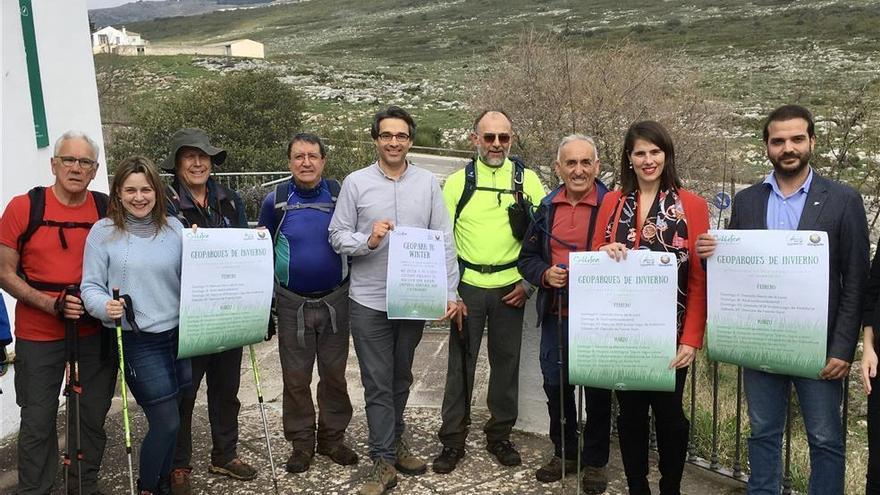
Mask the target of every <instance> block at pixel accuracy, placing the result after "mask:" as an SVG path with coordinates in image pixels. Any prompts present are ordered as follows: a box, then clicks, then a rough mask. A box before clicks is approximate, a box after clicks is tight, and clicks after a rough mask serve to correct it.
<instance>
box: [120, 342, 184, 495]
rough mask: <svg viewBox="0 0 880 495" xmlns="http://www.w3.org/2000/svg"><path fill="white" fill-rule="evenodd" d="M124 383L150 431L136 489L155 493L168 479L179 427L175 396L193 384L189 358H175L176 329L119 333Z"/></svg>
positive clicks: (142, 448) (141, 455)
mask: <svg viewBox="0 0 880 495" xmlns="http://www.w3.org/2000/svg"><path fill="white" fill-rule="evenodd" d="M122 349H123V353H124V356H123V357H124V361H125V382H126V383H127V384H128V386H129V388H130V389H131V394H132V395H133V396H134V398H135V399H136V400H137V402H138V404H139V405H140V406H141V407H143V409H144V414H145V415H146V417H147V422H148V423H149V428H148V430H147V434H146V435H145V436H144V440H143V442H142V443H141V449H140V456H139V461H140V465H139V471H138V472H139V474H140V479H139V480H138V487H139V489H145V490H150V491H155V490H156V487H157V486H158V485H159V478H162V477H167V476H168V473H169V472H170V471H171V463H172V460H173V459H174V447H175V444H176V443H177V431H178V429H179V428H180V415H179V413H178V402H177V400H176V399H177V397H178V396H179V394H180V391H181V389H183V388H185V387H189V386H190V385H191V382H192V369H191V367H190V360H189V359H177V328H173V329H171V330H168V331H165V332H160V333H148V332H140V333H139V334H135V333H134V332H130V331H126V332H122Z"/></svg>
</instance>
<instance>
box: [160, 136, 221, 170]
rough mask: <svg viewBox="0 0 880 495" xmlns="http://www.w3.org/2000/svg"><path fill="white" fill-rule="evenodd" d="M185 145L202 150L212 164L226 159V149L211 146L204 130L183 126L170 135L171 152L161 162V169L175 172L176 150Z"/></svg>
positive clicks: (217, 163) (218, 163)
mask: <svg viewBox="0 0 880 495" xmlns="http://www.w3.org/2000/svg"><path fill="white" fill-rule="evenodd" d="M187 146H188V147H190V148H198V149H200V150H202V151H204V152H205V153H206V154H207V155H208V156H210V157H211V163H212V164H214V165H220V164H221V163H223V162H224V161H226V150H224V149H221V148H216V147H214V146H211V139H210V138H209V137H208V135H207V134H206V133H205V131H203V130H201V129H196V128H193V127H185V128H183V129H180V130H178V131H177V132H175V133H174V135H173V136H171V153H169V154H168V156H166V157H165V160H164V161H163V162H162V170H164V171H165V172H168V173H171V174H173V173H175V170H176V168H177V164H176V159H177V152H178V151H180V148H183V147H187Z"/></svg>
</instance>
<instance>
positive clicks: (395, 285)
mask: <svg viewBox="0 0 880 495" xmlns="http://www.w3.org/2000/svg"><path fill="white" fill-rule="evenodd" d="M388 235H389V236H390V237H389V239H388V279H387V283H386V292H385V297H386V301H387V311H388V318H389V319H406V320H439V319H440V318H443V315H445V314H446V280H447V279H446V246H445V244H444V239H443V232H441V231H439V230H429V229H419V228H414V227H395V229H394V230H392V231H391V232H390V233H389V234H388Z"/></svg>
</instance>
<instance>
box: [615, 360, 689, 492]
mask: <svg viewBox="0 0 880 495" xmlns="http://www.w3.org/2000/svg"><path fill="white" fill-rule="evenodd" d="M686 378H687V368H682V369H679V370H677V371H676V373H675V391H674V392H646V391H638V392H635V391H633V392H626V391H617V403H618V405H619V406H620V414H619V416H618V417H617V429H618V432H617V433H618V437H619V439H620V456H621V458H622V459H623V469H624V471H625V472H626V483H627V485H628V486H629V493H630V495H643V494H644V495H649V494H650V493H651V490H650V488H649V487H648V436H649V432H650V418H651V416H650V415H649V414H648V409H649V408H650V409H651V410H652V411H653V412H654V418H655V420H656V421H655V423H654V424H655V427H656V429H657V450H658V452H659V454H660V460H659V466H658V467H659V469H660V476H661V477H660V493H661V495H678V494H680V493H681V476H682V474H683V473H684V462H685V457H686V456H687V443H688V430H689V428H690V423H689V422H688V420H687V418H686V417H685V415H684V411H683V410H682V405H681V398H682V394H683V393H684V382H685V379H686Z"/></svg>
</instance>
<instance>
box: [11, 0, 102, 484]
mask: <svg viewBox="0 0 880 495" xmlns="http://www.w3.org/2000/svg"><path fill="white" fill-rule="evenodd" d="M32 6H33V8H32V10H33V16H32V17H31V19H32V23H33V28H34V29H33V31H34V36H33V40H34V41H35V43H34V44H33V46H29V48H28V51H31V52H33V53H35V54H36V57H35V60H32V61H31V63H30V64H29V63H28V61H27V58H26V56H25V45H26V42H25V39H26V38H28V37H27V36H26V35H24V33H23V30H22V26H23V16H22V15H21V10H20V7H19V3H18V2H12V1H6V0H3V1H0V54H2V57H0V60H2V70H0V74H2V77H0V95H2V97H0V210H2V209H5V208H6V204H7V203H8V202H9V200H10V199H11V198H12V197H13V196H15V195H18V194H24V193H26V192H27V190H28V189H30V188H32V187H34V186H35V185H39V184H41V185H48V184H52V181H53V179H54V178H53V176H52V171H51V168H50V165H49V160H50V158H51V157H52V152H53V150H52V145H53V144H54V142H55V140H56V139H57V138H58V137H59V136H60V135H61V134H62V133H64V132H65V131H67V130H70V129H76V130H80V131H83V132H85V133H86V134H88V135H89V136H90V137H91V138H92V139H94V140H95V141H97V143H98V145H99V146H100V147H101V149H102V152H101V155H99V156H98V161H99V162H101V166H100V167H99V168H98V172H97V176H96V177H95V180H94V181H93V182H92V185H91V188H92V189H96V190H99V191H104V192H106V191H107V189H108V188H107V167H106V165H105V163H106V161H105V158H104V153H103V148H104V140H103V139H102V137H101V117H100V114H99V112H98V88H97V86H96V85H95V65H94V58H93V56H92V54H91V53H90V51H89V42H88V38H86V34H88V31H89V21H88V16H87V15H86V1H85V0H65V1H63V2H59V1H57V0H33V1H32ZM37 64H38V65H39V69H38V70H37V67H36V66H37ZM29 65H31V66H32V67H33V74H31V75H29V73H28V72H29V71H28V66H29ZM35 88H40V89H41V91H35ZM37 102H38V103H37ZM38 136H42V139H40V138H38ZM3 297H4V299H5V300H6V308H7V310H8V311H9V317H10V319H14V317H15V311H14V309H13V308H15V300H14V299H12V298H10V297H9V296H8V295H7V294H3ZM13 323H14V322H13ZM13 348H14V343H13V345H11V346H7V348H6V350H7V351H12V350H13ZM14 375H15V367H14V366H12V367H11V368H10V370H9V372H7V373H6V374H5V375H3V376H0V389H2V390H3V394H0V439H2V438H3V437H6V436H8V435H10V434H14V433H15V432H16V431H17V430H18V419H19V408H18V405H16V403H15V389H14V387H13V380H14ZM0 471H3V472H4V473H3V474H5V471H7V466H3V467H2V469H0ZM2 481H3V476H0V492H4V493H8V492H5V491H4V488H3V483H2Z"/></svg>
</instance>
